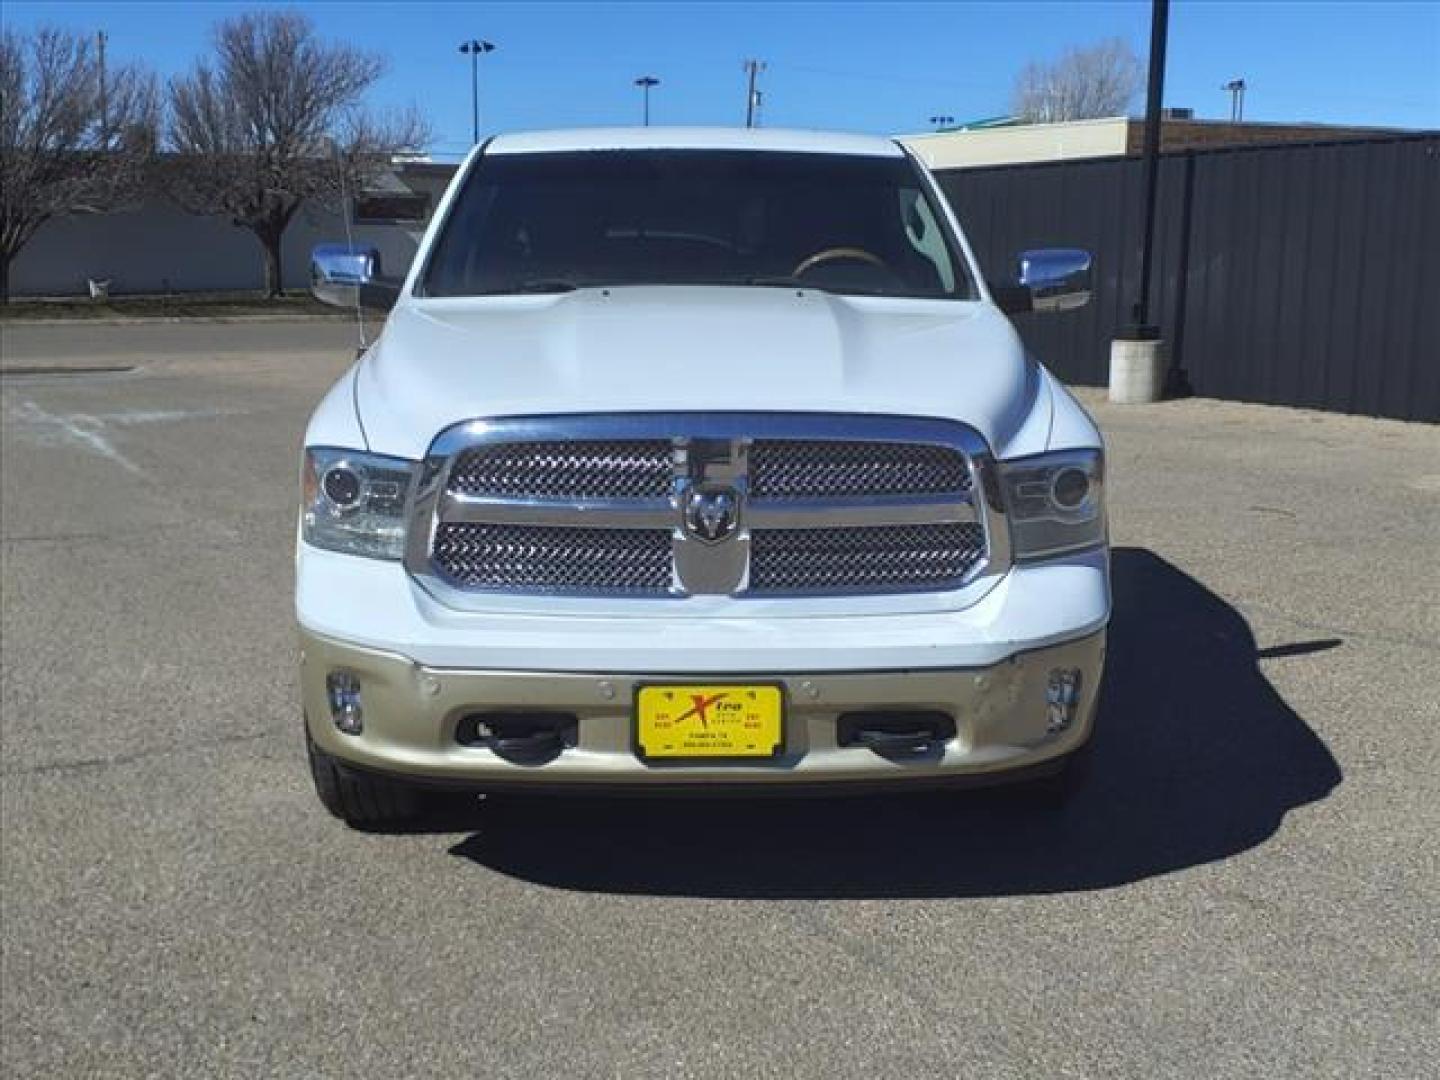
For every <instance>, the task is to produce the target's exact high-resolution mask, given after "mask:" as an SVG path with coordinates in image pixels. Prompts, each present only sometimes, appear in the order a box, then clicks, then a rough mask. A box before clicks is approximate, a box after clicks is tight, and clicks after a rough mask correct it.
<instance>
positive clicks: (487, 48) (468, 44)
mask: <svg viewBox="0 0 1440 1080" xmlns="http://www.w3.org/2000/svg"><path fill="white" fill-rule="evenodd" d="M460 51H461V52H462V53H464V54H465V55H466V56H468V57H470V141H471V142H472V143H478V142H479V141H480V55H481V54H482V53H488V52H494V51H495V46H494V45H492V44H490V42H488V41H484V40H481V39H480V38H471V39H470V40H469V41H462V42H461V43H460Z"/></svg>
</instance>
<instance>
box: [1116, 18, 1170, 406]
mask: <svg viewBox="0 0 1440 1080" xmlns="http://www.w3.org/2000/svg"><path fill="white" fill-rule="evenodd" d="M1169 22H1170V0H1150V75H1149V78H1148V80H1147V83H1146V86H1147V89H1146V94H1145V146H1144V160H1143V166H1144V177H1145V201H1144V216H1143V217H1142V218H1141V219H1140V228H1141V242H1140V280H1139V281H1137V282H1136V290H1135V304H1134V306H1133V307H1132V308H1131V309H1130V322H1129V324H1128V325H1127V326H1124V327H1122V328H1121V330H1120V335H1119V337H1117V338H1116V339H1115V340H1114V341H1112V342H1111V344H1110V400H1111V401H1119V402H1129V401H1158V400H1159V398H1160V397H1161V396H1162V395H1163V393H1164V389H1165V379H1166V376H1167V374H1168V372H1167V364H1168V361H1169V357H1168V351H1167V349H1166V347H1165V343H1164V342H1163V341H1162V340H1161V339H1160V327H1159V326H1158V325H1157V323H1158V320H1154V319H1152V318H1151V310H1150V269H1151V265H1152V259H1153V257H1154V251H1155V193H1156V188H1157V187H1158V184H1159V180H1160V135H1161V125H1160V106H1161V102H1163V101H1164V97H1165V42H1166V35H1167V31H1168V29H1169Z"/></svg>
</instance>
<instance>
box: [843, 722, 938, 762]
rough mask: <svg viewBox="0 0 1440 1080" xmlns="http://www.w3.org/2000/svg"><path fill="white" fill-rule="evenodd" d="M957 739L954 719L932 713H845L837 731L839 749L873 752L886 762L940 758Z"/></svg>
mask: <svg viewBox="0 0 1440 1080" xmlns="http://www.w3.org/2000/svg"><path fill="white" fill-rule="evenodd" d="M954 737H955V720H954V718H953V717H951V716H950V715H948V714H946V713H942V712H930V711H915V712H903V711H897V712H892V711H883V712H882V711H879V710H876V711H874V712H856V713H844V714H843V715H841V717H840V718H839V720H838V721H836V728H835V742H836V744H837V745H839V746H854V747H861V748H863V749H867V750H872V751H874V752H875V753H877V754H879V755H880V756H881V757H884V758H900V759H905V758H917V757H933V756H938V755H939V754H941V753H943V752H944V750H945V744H946V743H947V742H949V741H950V740H951V739H953V738H954Z"/></svg>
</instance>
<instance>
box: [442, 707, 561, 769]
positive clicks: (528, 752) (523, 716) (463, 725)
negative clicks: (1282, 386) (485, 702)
mask: <svg viewBox="0 0 1440 1080" xmlns="http://www.w3.org/2000/svg"><path fill="white" fill-rule="evenodd" d="M578 731H579V721H578V720H576V718H575V716H574V715H573V714H571V713H473V714H471V715H470V716H467V717H465V718H464V719H463V720H462V721H460V726H459V728H458V729H457V730H456V732H455V737H456V739H457V740H458V741H460V742H461V743H463V744H465V745H466V746H483V747H484V748H485V749H487V750H489V751H491V752H492V753H494V754H495V755H496V756H497V757H501V758H504V759H505V760H506V761H508V762H511V763H512V764H515V765H543V764H545V763H546V762H547V761H553V760H554V759H555V758H557V757H559V756H560V755H561V754H562V753H564V752H565V751H566V750H567V749H569V748H570V747H572V746H574V745H575V743H576V737H577V733H578Z"/></svg>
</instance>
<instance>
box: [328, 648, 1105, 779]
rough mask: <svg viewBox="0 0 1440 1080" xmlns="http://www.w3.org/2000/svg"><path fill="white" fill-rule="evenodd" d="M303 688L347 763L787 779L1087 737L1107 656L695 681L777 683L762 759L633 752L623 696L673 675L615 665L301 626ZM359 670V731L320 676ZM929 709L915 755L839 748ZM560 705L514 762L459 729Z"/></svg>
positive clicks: (415, 769) (857, 775) (1060, 654)
mask: <svg viewBox="0 0 1440 1080" xmlns="http://www.w3.org/2000/svg"><path fill="white" fill-rule="evenodd" d="M301 637H302V651H301V692H302V697H303V702H304V711H305V716H306V721H307V724H308V726H309V730H310V736H311V738H312V739H314V741H315V743H316V745H317V746H319V747H320V749H322V750H324V751H325V752H326V753H328V754H331V755H332V756H334V757H336V758H339V759H341V760H342V761H343V762H347V763H349V764H351V765H354V766H358V767H361V768H367V769H372V770H377V771H381V772H386V773H391V774H396V775H401V776H409V777H412V778H415V779H417V780H419V779H426V780H436V781H451V782H457V783H463V784H470V783H473V784H475V785H476V786H479V787H483V786H484V785H485V783H486V782H493V783H496V784H497V785H498V784H501V783H503V784H507V785H508V784H513V783H528V784H532V785H535V786H542V787H557V788H558V787H571V788H573V787H582V786H584V785H587V784H589V785H599V786H606V785H619V786H629V785H635V786H644V785H648V784H657V785H664V786H675V785H683V784H690V783H697V784H714V783H726V784H755V785H772V784H773V785H785V784H787V783H803V784H813V783H829V782H832V781H834V782H837V783H841V784H843V783H846V782H865V781H869V782H874V781H877V780H879V781H886V780H894V781H896V782H897V783H903V782H905V781H906V780H908V779H912V778H914V779H921V778H930V779H940V778H945V777H956V778H959V777H963V776H965V775H967V774H987V773H997V772H1004V771H1009V770H1012V769H1023V768H1028V767H1030V766H1035V765H1039V764H1041V763H1043V762H1045V761H1048V760H1049V759H1051V758H1055V757H1059V756H1061V755H1063V754H1066V753H1069V752H1070V751H1073V750H1075V749H1078V748H1079V747H1080V746H1081V745H1082V744H1083V743H1084V742H1085V741H1086V740H1087V739H1088V738H1089V736H1090V731H1091V727H1092V724H1093V717H1094V712H1095V700H1096V697H1097V694H1098V691H1099V684H1100V676H1101V672H1102V669H1103V667H1104V660H1105V633H1104V631H1100V632H1098V633H1095V634H1091V635H1089V636H1087V637H1083V638H1079V639H1077V640H1074V641H1070V642H1065V643H1063V644H1060V645H1053V646H1048V647H1045V648H1040V649H1034V650H1031V651H1026V652H1020V653H1017V654H1015V655H1014V656H1012V657H1010V658H1009V659H1008V660H1005V661H1003V662H1001V663H998V664H995V665H993V666H990V667H985V668H975V669H963V670H954V669H948V670H933V669H918V670H914V671H875V672H863V671H862V672H843V673H817V674H806V673H790V674H787V673H785V672H743V673H735V674H734V675H727V676H724V677H718V676H715V675H713V674H707V675H704V676H702V677H700V678H697V679H696V680H695V681H703V682H706V683H723V682H729V681H734V682H762V681H763V682H770V683H779V684H781V685H782V686H783V687H784V691H785V701H786V718H785V731H784V742H783V748H782V750H781V752H780V754H779V756H777V757H776V758H774V759H769V760H766V761H764V762H759V763H748V764H730V763H711V764H689V763H687V764H684V765H659V766H657V765H647V764H645V763H644V762H642V761H641V760H640V759H639V758H638V757H637V756H636V755H635V753H634V750H633V734H634V733H633V727H632V725H633V717H632V702H633V700H634V696H635V690H636V688H637V687H638V686H641V685H644V684H646V683H652V682H675V681H677V678H676V676H675V675H673V674H670V675H659V676H645V675H634V674H626V675H613V674H575V673H546V672H529V671H525V672H517V671H477V670H468V669H466V670H457V669H443V668H426V667H422V666H421V665H419V664H416V663H414V662H412V661H410V660H408V659H406V658H405V657H403V656H400V655H398V654H395V653H391V652H384V651H379V650H375V649H368V648H361V647H357V646H353V645H347V644H343V643H341V642H338V641H334V640H331V639H328V638H322V637H318V636H316V635H313V634H310V633H306V632H303V631H302V634H301ZM1056 669H1073V670H1078V671H1079V672H1080V673H1081V682H1080V691H1079V699H1078V701H1077V702H1076V705H1075V708H1074V714H1073V720H1072V721H1071V722H1070V724H1069V726H1068V727H1065V728H1064V729H1063V730H1061V731H1058V732H1054V731H1052V730H1051V729H1050V722H1049V716H1048V715H1047V702H1046V689H1047V683H1048V680H1049V677H1050V673H1051V672H1052V671H1053V670H1056ZM337 671H339V672H347V673H350V674H352V675H354V676H355V677H357V678H358V680H359V684H360V692H361V700H362V707H363V724H364V727H363V730H362V731H361V732H360V733H359V734H356V735H347V734H343V733H341V732H340V731H339V730H337V728H336V727H335V725H334V724H333V723H332V722H331V719H330V708H329V703H328V700H327V692H326V676H327V675H328V674H329V673H331V672H337ZM883 709H892V710H906V711H909V710H932V711H939V712H945V713H948V714H949V715H950V716H952V717H953V718H954V720H955V726H956V734H955V737H954V738H953V739H950V740H948V741H947V742H946V743H945V745H944V746H943V747H942V748H940V749H939V751H938V752H936V753H933V754H928V755H925V756H924V757H923V759H918V760H896V759H895V758H893V757H882V756H881V755H880V754H877V753H875V752H873V751H871V750H869V749H866V748H863V747H855V746H843V747H842V746H840V745H838V744H837V741H836V733H837V723H836V722H837V719H838V717H839V716H840V715H841V714H842V713H847V712H854V711H859V710H883ZM527 710H536V711H546V712H563V713H570V714H573V715H574V716H575V717H576V718H577V720H578V729H577V730H578V736H577V742H576V745H575V746H573V747H571V748H569V749H567V750H565V751H564V752H563V753H561V754H560V755H559V756H558V757H555V758H554V759H553V760H550V761H547V762H545V763H544V764H541V765H523V764H515V763H513V762H511V761H507V760H505V759H504V758H502V757H500V756H498V755H497V754H495V753H493V752H492V751H490V750H489V749H486V748H484V747H480V746H471V745H464V744H463V743H461V742H460V741H459V739H458V737H457V730H458V729H459V728H460V725H461V722H462V721H463V720H464V719H465V718H466V717H467V716H471V715H473V714H475V713H485V712H498V711H510V712H524V711H527Z"/></svg>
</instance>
